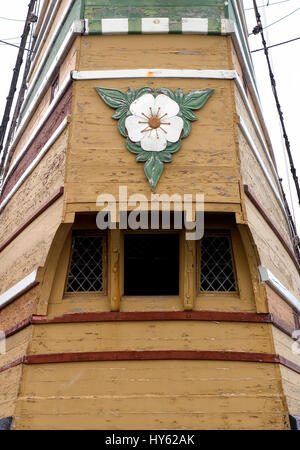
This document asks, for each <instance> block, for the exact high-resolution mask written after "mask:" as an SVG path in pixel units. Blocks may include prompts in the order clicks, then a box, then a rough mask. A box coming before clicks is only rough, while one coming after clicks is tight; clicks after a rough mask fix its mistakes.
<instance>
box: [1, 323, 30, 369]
mask: <svg viewBox="0 0 300 450" xmlns="http://www.w3.org/2000/svg"><path fill="white" fill-rule="evenodd" d="M31 333H32V327H26V328H24V329H23V330H21V331H19V332H18V333H16V334H13V335H12V336H9V337H8V338H6V339H5V347H6V352H5V353H4V354H3V355H2V354H0V367H2V366H5V365H6V364H9V363H11V362H14V361H16V360H17V359H19V358H21V357H22V356H24V355H25V354H26V350H27V347H28V343H29V342H30V339H31Z"/></svg>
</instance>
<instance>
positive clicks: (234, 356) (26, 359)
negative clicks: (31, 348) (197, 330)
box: [0, 350, 300, 374]
mask: <svg viewBox="0 0 300 450" xmlns="http://www.w3.org/2000/svg"><path fill="white" fill-rule="evenodd" d="M175 359H177V360H193V361H195V360H198V361H239V362H259V363H273V364H281V365H283V366H285V367H287V368H288V369H290V370H292V371H293V372H296V373H298V374H300V366H299V365H298V364H295V363H294V362H292V361H290V360H289V359H286V358H284V357H283V356H280V355H277V354H273V353H249V352H227V351H196V350H150V351H113V352H80V353H79V352H78V353H50V354H38V355H27V356H23V357H21V358H18V359H16V360H15V361H11V362H10V363H7V364H5V365H4V366H2V367H0V372H4V371H5V370H8V369H11V368H12V367H16V366H18V365H20V364H51V363H69V362H91V361H141V360H146V361H151V360H175Z"/></svg>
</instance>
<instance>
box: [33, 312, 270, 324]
mask: <svg viewBox="0 0 300 450" xmlns="http://www.w3.org/2000/svg"><path fill="white" fill-rule="evenodd" d="M147 320H199V321H205V320H207V321H220V322H221V321H228V322H258V323H270V322H271V315H270V314H256V313H248V312H245V313H243V312H222V311H165V312H160V311H155V312H150V311H149V312H148V311H147V312H90V313H76V314H64V315H63V316H60V317H54V318H53V319H48V318H47V316H37V315H33V316H32V323H33V324H46V323H76V322H118V321H147Z"/></svg>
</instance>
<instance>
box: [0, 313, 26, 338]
mask: <svg viewBox="0 0 300 450" xmlns="http://www.w3.org/2000/svg"><path fill="white" fill-rule="evenodd" d="M28 325H31V315H30V316H29V317H27V318H26V319H24V320H22V321H21V322H19V323H17V324H16V325H15V326H13V327H11V328H9V329H8V330H6V331H5V336H6V337H9V336H12V335H13V334H16V333H18V332H19V331H21V330H23V328H26V327H27V326H28Z"/></svg>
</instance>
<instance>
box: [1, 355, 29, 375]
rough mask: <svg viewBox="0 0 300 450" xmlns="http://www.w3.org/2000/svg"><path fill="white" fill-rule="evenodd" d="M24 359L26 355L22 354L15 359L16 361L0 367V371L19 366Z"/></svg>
mask: <svg viewBox="0 0 300 450" xmlns="http://www.w3.org/2000/svg"><path fill="white" fill-rule="evenodd" d="M24 361H25V357H24V356H22V357H21V358H18V359H15V360H14V361H11V362H9V363H7V364H4V366H1V367H0V373H1V372H4V371H5V370H8V369H11V368H12V367H16V366H19V365H20V364H23V363H24Z"/></svg>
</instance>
